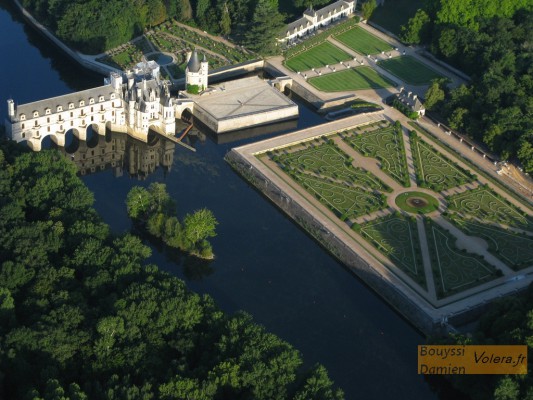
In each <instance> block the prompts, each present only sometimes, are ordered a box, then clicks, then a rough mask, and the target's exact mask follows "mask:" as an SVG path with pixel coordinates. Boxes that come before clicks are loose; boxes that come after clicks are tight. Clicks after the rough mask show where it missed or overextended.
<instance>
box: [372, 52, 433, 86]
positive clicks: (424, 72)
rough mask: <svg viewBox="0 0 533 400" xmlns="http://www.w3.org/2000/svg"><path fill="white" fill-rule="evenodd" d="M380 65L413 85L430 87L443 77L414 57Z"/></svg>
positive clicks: (403, 57)
mask: <svg viewBox="0 0 533 400" xmlns="http://www.w3.org/2000/svg"><path fill="white" fill-rule="evenodd" d="M378 65H379V66H380V67H381V68H383V69H384V70H386V71H388V72H390V73H391V74H393V75H395V76H397V77H398V78H400V79H401V80H402V81H404V82H405V83H409V84H411V85H428V84H429V83H431V81H432V80H433V79H436V78H442V75H440V74H439V73H438V72H437V71H435V70H433V69H431V68H430V67H428V66H426V65H425V64H422V63H421V62H420V61H418V60H417V59H416V58H414V57H412V56H401V57H395V58H391V59H388V60H383V61H380V62H379V63H378Z"/></svg>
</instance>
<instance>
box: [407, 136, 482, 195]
mask: <svg viewBox="0 0 533 400" xmlns="http://www.w3.org/2000/svg"><path fill="white" fill-rule="evenodd" d="M411 153H412V155H413V160H414V164H415V170H416V178H417V183H418V185H419V186H421V187H427V188H430V189H432V190H434V191H436V192H441V191H443V190H446V189H450V188H453V187H456V186H461V185H464V184H466V183H470V182H473V181H474V180H475V177H474V176H473V175H472V174H470V173H469V172H468V171H466V170H464V169H462V168H461V167H459V166H458V165H456V164H454V163H452V162H451V161H450V160H449V159H448V158H446V157H445V156H444V155H442V154H440V153H439V152H438V151H437V150H436V149H434V148H433V147H432V146H431V145H429V144H428V143H426V142H424V141H423V140H421V139H420V138H419V137H418V135H416V134H411Z"/></svg>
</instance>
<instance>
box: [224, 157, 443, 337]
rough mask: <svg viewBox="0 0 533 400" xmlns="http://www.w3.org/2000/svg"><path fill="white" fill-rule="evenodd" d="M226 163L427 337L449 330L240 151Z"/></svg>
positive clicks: (228, 158) (227, 159) (227, 158)
mask: <svg viewBox="0 0 533 400" xmlns="http://www.w3.org/2000/svg"><path fill="white" fill-rule="evenodd" d="M225 159H226V161H227V162H228V163H229V164H230V165H231V166H232V167H233V168H234V169H235V170H236V171H237V172H239V173H240V174H241V175H242V176H243V177H244V178H245V179H246V180H248V181H249V182H250V183H252V184H253V185H254V186H255V187H256V188H257V189H258V190H259V191H261V192H262V193H263V194H264V195H265V196H266V197H267V198H268V199H270V200H271V201H272V202H273V203H274V204H276V205H277V206H278V207H279V208H280V209H281V210H283V211H284V212H285V213H286V214H287V215H289V216H290V217H291V218H292V219H293V220H294V221H296V222H297V223H298V224H299V225H300V226H301V227H302V228H303V229H305V230H306V231H307V232H308V233H309V234H310V235H311V236H313V237H314V238H315V239H316V240H317V241H318V242H319V243H320V244H321V245H322V246H324V247H325V248H326V249H327V250H328V251H329V252H331V253H332V254H333V255H334V256H335V257H336V258H338V259H339V260H340V261H341V262H342V263H344V264H345V265H346V266H347V267H348V268H350V270H351V271H353V272H354V273H355V274H356V275H357V276H358V277H359V278H360V279H362V280H363V281H364V282H365V283H366V284H367V285H368V286H370V287H371V288H372V289H373V290H375V291H376V292H377V293H379V295H380V296H381V297H383V298H384V299H385V300H386V301H387V302H388V303H389V304H390V305H391V306H392V307H393V308H394V309H395V310H396V311H398V312H399V313H400V314H401V315H402V316H404V317H405V318H406V319H407V320H408V321H409V322H411V323H412V324H413V325H414V326H415V327H417V328H418V329H419V330H421V331H422V332H424V333H425V334H427V335H430V334H440V333H443V332H445V331H446V330H447V329H448V327H445V326H443V325H441V323H440V320H435V319H434V318H432V316H430V315H429V314H428V313H427V312H425V311H424V310H423V308H422V307H421V306H419V305H418V304H416V303H415V302H414V301H413V300H411V299H410V298H408V297H407V296H405V295H404V294H403V293H402V292H401V291H400V290H399V289H398V288H396V287H394V286H393V285H391V283H390V282H389V281H387V280H386V279H385V278H383V277H382V276H381V275H380V274H379V273H378V272H377V271H376V270H375V269H374V268H373V267H372V266H371V265H369V264H368V263H367V262H366V261H365V260H364V259H363V258H362V257H360V256H359V254H357V252H356V251H355V250H354V249H351V248H349V247H348V246H347V245H346V244H345V243H343V242H342V240H340V239H339V238H338V237H336V236H335V235H334V234H332V233H331V232H330V231H328V230H326V229H325V228H324V227H323V226H322V224H321V223H320V222H319V221H317V220H316V219H315V218H314V217H313V215H312V214H311V213H310V212H309V211H307V210H306V209H304V208H303V207H302V206H301V205H300V204H299V203H297V202H295V201H293V200H292V198H291V197H290V196H289V195H288V194H287V193H284V192H283V191H282V190H281V189H280V188H279V187H278V186H277V185H276V184H275V183H273V182H272V181H270V180H269V179H268V178H266V177H265V176H264V175H263V174H262V173H261V172H260V171H258V170H257V169H256V168H254V167H253V165H251V164H250V163H249V162H248V161H247V160H246V159H245V158H244V157H242V156H241V155H240V154H239V153H238V152H237V151H235V150H231V151H230V152H229V153H228V154H226V157H225Z"/></svg>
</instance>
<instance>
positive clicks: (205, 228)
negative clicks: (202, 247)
mask: <svg viewBox="0 0 533 400" xmlns="http://www.w3.org/2000/svg"><path fill="white" fill-rule="evenodd" d="M183 222H184V234H185V237H186V238H187V240H189V241H190V242H191V243H194V244H196V243H199V242H201V241H202V240H205V239H207V238H210V237H214V236H216V233H215V228H216V226H217V225H218V222H217V220H216V219H215V216H214V215H213V213H212V212H211V211H210V210H208V209H207V208H202V209H201V210H198V211H196V212H194V213H193V214H188V215H186V216H185V220H184V221H183Z"/></svg>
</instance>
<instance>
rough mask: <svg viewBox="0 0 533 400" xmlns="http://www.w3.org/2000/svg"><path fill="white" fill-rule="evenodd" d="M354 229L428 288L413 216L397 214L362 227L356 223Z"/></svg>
mask: <svg viewBox="0 0 533 400" xmlns="http://www.w3.org/2000/svg"><path fill="white" fill-rule="evenodd" d="M353 229H354V230H355V231H356V232H359V233H360V234H361V236H362V237H363V238H365V239H366V240H368V241H369V242H370V243H371V244H372V245H373V246H374V247H375V248H376V249H377V250H379V251H380V252H381V253H382V254H384V255H385V256H387V257H389V258H390V259H391V260H392V261H393V262H394V265H396V266H397V267H398V268H399V269H400V270H402V271H403V272H405V273H406V274H407V275H408V276H410V277H411V278H412V279H413V280H414V281H415V282H417V283H418V284H419V285H420V286H422V287H423V288H426V287H427V284H426V274H425V272H424V265H423V263H422V256H421V253H420V238H419V236H418V228H417V224H416V219H415V218H414V217H407V216H405V215H403V214H400V213H395V214H394V215H389V216H386V217H382V218H377V219H375V220H372V221H370V222H367V223H364V224H361V225H357V224H354V226H353Z"/></svg>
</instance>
